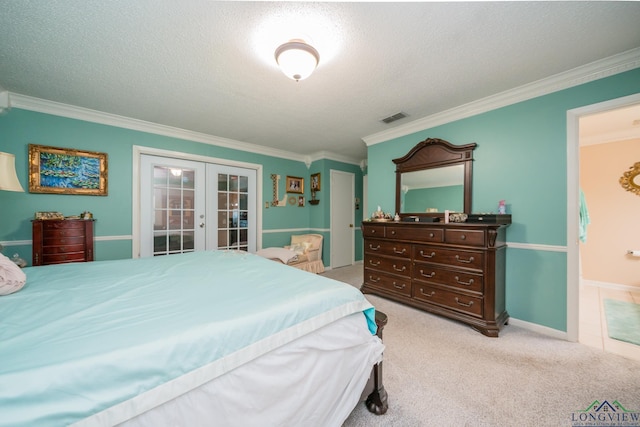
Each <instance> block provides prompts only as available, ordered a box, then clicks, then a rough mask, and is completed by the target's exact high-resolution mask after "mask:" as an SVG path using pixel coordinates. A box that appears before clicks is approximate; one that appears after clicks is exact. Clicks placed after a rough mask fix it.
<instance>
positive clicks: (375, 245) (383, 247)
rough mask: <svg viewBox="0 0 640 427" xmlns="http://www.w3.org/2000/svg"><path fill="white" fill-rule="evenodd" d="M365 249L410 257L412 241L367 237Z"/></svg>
mask: <svg viewBox="0 0 640 427" xmlns="http://www.w3.org/2000/svg"><path fill="white" fill-rule="evenodd" d="M364 251H365V252H366V253H371V254H378V255H389V256H396V257H406V258H409V257H410V256H411V243H403V242H389V241H385V240H375V239H367V241H366V242H365V244H364Z"/></svg>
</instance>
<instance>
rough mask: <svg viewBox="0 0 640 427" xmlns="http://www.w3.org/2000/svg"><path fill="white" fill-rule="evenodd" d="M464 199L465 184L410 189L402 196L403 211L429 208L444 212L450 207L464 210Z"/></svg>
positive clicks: (419, 210) (458, 210) (460, 210)
mask: <svg viewBox="0 0 640 427" xmlns="http://www.w3.org/2000/svg"><path fill="white" fill-rule="evenodd" d="M463 201H464V185H449V186H446V187H432V188H416V189H415V190H409V191H407V192H406V194H403V196H402V197H401V202H400V203H401V204H402V206H401V209H400V210H401V211H402V212H413V213H418V212H426V210H427V209H428V208H435V209H438V212H444V211H445V210H447V209H449V210H451V211H454V212H462V211H463V209H464V207H463Z"/></svg>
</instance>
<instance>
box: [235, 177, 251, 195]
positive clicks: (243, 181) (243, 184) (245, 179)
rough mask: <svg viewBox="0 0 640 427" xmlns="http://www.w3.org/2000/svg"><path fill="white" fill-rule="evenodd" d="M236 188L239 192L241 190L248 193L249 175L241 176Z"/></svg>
mask: <svg viewBox="0 0 640 427" xmlns="http://www.w3.org/2000/svg"><path fill="white" fill-rule="evenodd" d="M238 190H239V191H240V192H242V193H248V192H249V177H248V176H241V177H240V188H239V189H238Z"/></svg>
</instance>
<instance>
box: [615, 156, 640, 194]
mask: <svg viewBox="0 0 640 427" xmlns="http://www.w3.org/2000/svg"><path fill="white" fill-rule="evenodd" d="M620 185H622V188H624V189H625V190H627V191H631V192H632V193H634V194H635V195H637V196H640V162H636V163H635V164H634V165H633V166H631V167H630V168H629V170H628V171H626V172H625V173H623V174H622V176H621V177H620Z"/></svg>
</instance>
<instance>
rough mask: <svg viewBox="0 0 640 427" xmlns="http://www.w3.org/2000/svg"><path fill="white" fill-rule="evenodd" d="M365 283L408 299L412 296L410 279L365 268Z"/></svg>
mask: <svg viewBox="0 0 640 427" xmlns="http://www.w3.org/2000/svg"><path fill="white" fill-rule="evenodd" d="M364 283H365V284H366V285H369V286H371V287H374V288H379V289H382V290H386V291H390V292H394V293H397V294H401V295H404V296H407V297H410V296H411V281H410V280H409V278H404V277H394V276H390V275H387V274H384V273H380V272H378V271H375V270H370V269H368V268H365V269H364Z"/></svg>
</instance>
